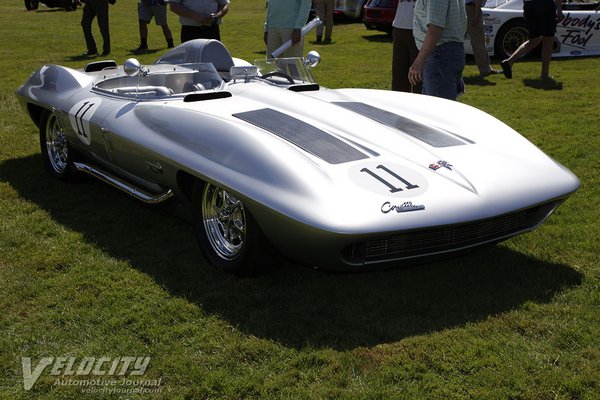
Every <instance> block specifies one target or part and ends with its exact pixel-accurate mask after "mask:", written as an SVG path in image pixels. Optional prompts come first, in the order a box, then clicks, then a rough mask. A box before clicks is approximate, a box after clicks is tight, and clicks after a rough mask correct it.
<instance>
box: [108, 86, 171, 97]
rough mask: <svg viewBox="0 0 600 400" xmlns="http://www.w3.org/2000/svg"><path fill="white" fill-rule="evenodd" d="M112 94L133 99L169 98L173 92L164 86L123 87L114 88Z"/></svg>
mask: <svg viewBox="0 0 600 400" xmlns="http://www.w3.org/2000/svg"><path fill="white" fill-rule="evenodd" d="M113 92H115V93H118V94H120V95H124V96H133V97H144V98H148V97H163V96H170V95H171V94H173V91H172V90H171V89H169V88H167V87H165V86H125V87H118V88H114V89H113Z"/></svg>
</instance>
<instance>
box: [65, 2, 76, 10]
mask: <svg viewBox="0 0 600 400" xmlns="http://www.w3.org/2000/svg"><path fill="white" fill-rule="evenodd" d="M65 10H67V11H75V10H77V4H75V0H65Z"/></svg>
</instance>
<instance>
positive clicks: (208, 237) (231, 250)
mask: <svg viewBox="0 0 600 400" xmlns="http://www.w3.org/2000/svg"><path fill="white" fill-rule="evenodd" d="M192 218H193V224H194V231H195V233H196V238H197V239H198V243H199V244H200V247H201V249H202V251H203V252H204V255H205V256H206V258H207V259H208V261H209V263H210V264H212V265H213V266H215V267H217V268H219V269H222V270H223V271H226V272H229V273H233V274H236V275H239V276H256V275H259V274H261V273H264V272H266V271H267V270H269V269H270V268H271V267H272V266H273V265H274V263H275V260H276V258H275V252H274V249H272V248H271V246H270V244H269V243H268V241H267V239H266V237H265V236H264V234H263V233H262V231H261V230H260V227H259V226H258V224H257V223H256V221H255V220H254V218H253V217H252V214H250V211H249V210H248V209H246V207H245V206H244V204H243V203H242V202H241V201H240V200H238V199H237V198H236V197H235V196H234V195H233V194H231V193H229V192H227V191H226V190H225V189H223V188H221V187H219V186H215V185H212V184H210V183H204V182H201V181H196V182H195V183H194V188H193V190H192Z"/></svg>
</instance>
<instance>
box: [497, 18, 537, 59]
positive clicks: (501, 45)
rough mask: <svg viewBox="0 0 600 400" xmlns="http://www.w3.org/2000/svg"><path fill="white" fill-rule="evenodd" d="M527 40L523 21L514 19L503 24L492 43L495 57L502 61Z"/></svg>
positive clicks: (527, 35)
mask: <svg viewBox="0 0 600 400" xmlns="http://www.w3.org/2000/svg"><path fill="white" fill-rule="evenodd" d="M528 39H529V32H528V31H527V26H526V24H525V20H523V19H514V20H511V21H508V22H507V23H506V24H504V25H503V26H502V27H501V28H500V30H499V31H498V34H497V35H496V40H495V41H494V53H495V56H496V57H498V58H499V59H501V60H504V59H506V58H508V57H510V55H511V54H512V53H514V52H515V50H517V49H518V48H519V46H520V45H521V44H523V43H524V42H525V41H527V40H528Z"/></svg>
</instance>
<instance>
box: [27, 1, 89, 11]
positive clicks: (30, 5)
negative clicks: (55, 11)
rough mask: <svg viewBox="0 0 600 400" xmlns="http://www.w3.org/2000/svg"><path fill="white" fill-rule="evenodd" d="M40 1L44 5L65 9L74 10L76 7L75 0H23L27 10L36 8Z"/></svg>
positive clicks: (76, 2)
mask: <svg viewBox="0 0 600 400" xmlns="http://www.w3.org/2000/svg"><path fill="white" fill-rule="evenodd" d="M40 3H42V4H44V5H45V6H46V7H59V8H64V9H65V10H67V11H75V10H76V9H77V4H78V3H79V1H77V0H25V8H26V9H27V10H29V11H31V10H37V9H38V7H39V5H40Z"/></svg>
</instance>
